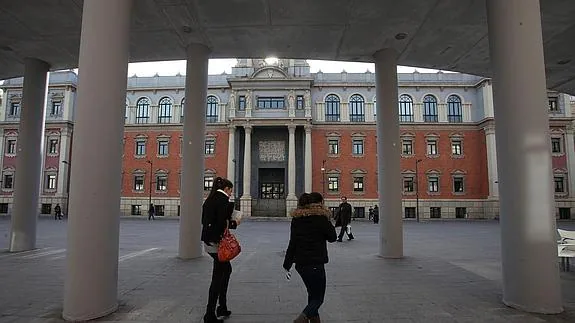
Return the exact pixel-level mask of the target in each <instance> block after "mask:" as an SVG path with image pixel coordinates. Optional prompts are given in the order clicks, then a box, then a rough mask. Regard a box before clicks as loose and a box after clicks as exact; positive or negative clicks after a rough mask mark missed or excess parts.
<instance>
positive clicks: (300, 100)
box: [296, 95, 304, 110]
mask: <svg viewBox="0 0 575 323" xmlns="http://www.w3.org/2000/svg"><path fill="white" fill-rule="evenodd" d="M303 108H304V101H303V95H298V96H297V104H296V109H298V110H301V109H303Z"/></svg>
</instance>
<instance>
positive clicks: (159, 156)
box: [156, 155, 170, 158]
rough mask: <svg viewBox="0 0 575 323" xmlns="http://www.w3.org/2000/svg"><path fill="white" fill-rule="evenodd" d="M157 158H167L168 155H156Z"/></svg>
mask: <svg viewBox="0 0 575 323" xmlns="http://www.w3.org/2000/svg"><path fill="white" fill-rule="evenodd" d="M156 157H157V158H168V157H170V155H156Z"/></svg>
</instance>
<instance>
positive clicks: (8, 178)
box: [2, 174, 14, 190]
mask: <svg viewBox="0 0 575 323" xmlns="http://www.w3.org/2000/svg"><path fill="white" fill-rule="evenodd" d="M2 185H3V187H4V188H5V189H8V190H11V189H13V188H14V174H4V181H3V182H2Z"/></svg>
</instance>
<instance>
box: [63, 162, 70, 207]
mask: <svg viewBox="0 0 575 323" xmlns="http://www.w3.org/2000/svg"><path fill="white" fill-rule="evenodd" d="M62 164H64V165H68V176H67V178H66V214H68V216H70V210H69V209H68V208H69V207H70V175H71V174H70V171H71V170H72V164H71V163H70V162H69V161H67V160H63V161H62Z"/></svg>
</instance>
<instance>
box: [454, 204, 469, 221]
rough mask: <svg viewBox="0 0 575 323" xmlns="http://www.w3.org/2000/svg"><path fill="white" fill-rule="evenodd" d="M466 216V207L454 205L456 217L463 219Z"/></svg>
mask: <svg viewBox="0 0 575 323" xmlns="http://www.w3.org/2000/svg"><path fill="white" fill-rule="evenodd" d="M466 217H467V208H465V207H456V208H455V218H456V219H465V218H466Z"/></svg>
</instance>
